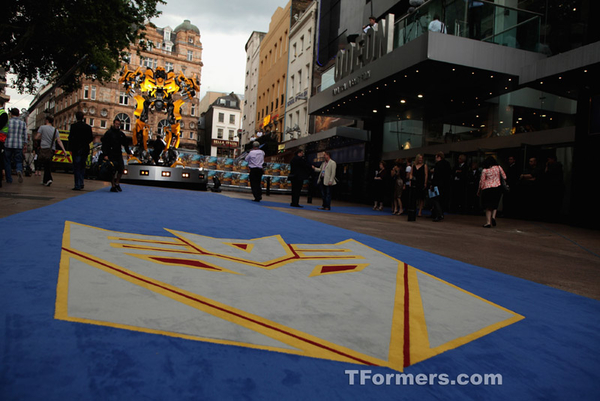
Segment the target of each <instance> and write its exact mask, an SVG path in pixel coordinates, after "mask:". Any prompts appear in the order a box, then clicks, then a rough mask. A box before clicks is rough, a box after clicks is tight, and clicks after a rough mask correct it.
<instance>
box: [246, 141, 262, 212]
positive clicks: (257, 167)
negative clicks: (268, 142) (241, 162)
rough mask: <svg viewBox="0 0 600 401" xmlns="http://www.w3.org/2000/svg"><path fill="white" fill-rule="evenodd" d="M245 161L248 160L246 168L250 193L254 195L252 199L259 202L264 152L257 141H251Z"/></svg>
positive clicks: (260, 198)
mask: <svg viewBox="0 0 600 401" xmlns="http://www.w3.org/2000/svg"><path fill="white" fill-rule="evenodd" d="M246 161H247V162H248V168H250V188H252V195H253V196H254V199H252V200H253V201H254V202H260V201H261V200H262V187H261V183H262V176H263V173H264V170H263V164H264V163H265V152H263V151H262V150H261V149H260V143H258V141H255V142H253V143H252V150H251V151H250V152H248V155H247V156H246Z"/></svg>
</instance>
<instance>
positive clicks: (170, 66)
mask: <svg viewBox="0 0 600 401" xmlns="http://www.w3.org/2000/svg"><path fill="white" fill-rule="evenodd" d="M165 71H167V72H169V71H173V63H169V62H168V61H167V62H166V63H165Z"/></svg>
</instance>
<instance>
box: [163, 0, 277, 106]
mask: <svg viewBox="0 0 600 401" xmlns="http://www.w3.org/2000/svg"><path fill="white" fill-rule="evenodd" d="M286 4H287V1H286V0H257V1H247V0H227V1H224V0H220V1H215V0H209V1H201V2H200V1H199V2H190V1H187V0H186V1H184V0H169V1H168V3H167V4H163V5H162V6H161V7H159V9H160V10H161V11H162V12H163V13H162V14H161V15H160V17H158V18H156V19H154V20H152V22H153V23H154V24H155V25H156V26H158V27H161V28H164V27H166V26H170V27H171V28H173V29H175V28H176V27H177V26H178V25H179V24H181V23H182V22H183V21H184V20H186V19H187V20H190V22H191V23H192V24H194V25H196V26H197V27H198V29H200V41H201V42H202V48H203V51H202V62H203V63H204V67H202V76H201V80H200V97H202V96H204V95H205V94H206V92H207V91H212V92H226V93H229V92H235V93H238V94H243V93H244V81H245V67H246V50H245V46H246V42H247V41H248V39H250V35H252V32H253V31H259V32H267V31H268V30H269V23H270V22H271V16H272V15H273V13H274V12H275V10H277V7H281V8H285V6H286Z"/></svg>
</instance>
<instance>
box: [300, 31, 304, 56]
mask: <svg viewBox="0 0 600 401" xmlns="http://www.w3.org/2000/svg"><path fill="white" fill-rule="evenodd" d="M303 51H304V35H303V36H301V37H300V53H302V52H303Z"/></svg>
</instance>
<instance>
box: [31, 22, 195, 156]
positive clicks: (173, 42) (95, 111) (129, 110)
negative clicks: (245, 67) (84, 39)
mask: <svg viewBox="0 0 600 401" xmlns="http://www.w3.org/2000/svg"><path fill="white" fill-rule="evenodd" d="M146 36H147V38H146V39H147V41H148V47H147V48H146V49H144V50H142V51H141V52H140V54H139V55H138V54H136V49H135V48H134V47H132V48H131V50H130V51H129V62H128V68H129V69H130V70H135V69H137V68H140V69H141V71H142V72H144V71H145V70H146V68H151V69H153V70H155V69H156V68H157V67H163V68H164V69H165V70H166V71H174V72H175V73H176V74H179V73H180V72H182V73H183V74H184V75H185V76H186V77H188V78H190V77H192V76H194V75H195V76H196V77H197V78H198V80H200V78H201V72H202V43H201V41H200V30H199V29H198V27H196V26H195V25H192V24H191V23H190V21H189V20H185V21H184V22H183V23H182V24H180V25H179V26H177V27H176V28H175V29H172V28H170V27H168V26H167V27H164V28H157V27H155V26H154V25H153V24H149V25H147V27H146ZM117 79H118V77H115V80H114V81H112V82H109V83H106V84H102V85H101V84H99V83H98V82H96V81H93V80H91V79H87V80H84V81H83V82H82V86H81V88H80V89H79V90H77V91H75V92H72V93H65V92H64V91H63V90H62V89H60V88H53V87H49V88H46V90H45V92H44V91H43V92H40V94H39V96H38V99H37V100H38V101H35V100H34V102H35V103H36V105H35V108H36V109H37V111H36V112H35V115H37V116H39V117H38V119H39V120H43V118H44V116H45V115H47V114H52V115H54V117H55V121H54V122H55V126H56V127H57V128H59V129H65V130H67V129H69V127H70V126H71V124H72V123H74V122H75V121H76V120H75V113H76V112H77V111H79V110H81V111H83V113H84V114H85V119H86V122H87V123H88V124H90V125H91V126H92V130H93V132H94V134H95V136H96V137H97V138H98V139H97V140H99V137H101V136H102V135H104V133H105V132H106V130H107V129H109V128H110V126H111V124H112V121H113V120H114V119H115V118H119V119H120V120H121V122H122V124H121V129H122V130H123V131H124V132H125V133H126V134H127V135H128V136H131V131H132V129H133V127H134V125H135V120H136V117H135V116H134V114H133V112H134V110H135V101H134V100H133V99H132V98H130V97H129V96H127V94H126V93H125V90H124V88H123V86H122V85H119V84H118V82H117ZM139 92H140V91H139V89H136V93H139ZM198 95H199V94H197V96H198ZM174 97H175V98H176V99H177V98H179V95H174ZM198 105H199V99H198V97H194V98H192V99H186V100H185V104H184V105H183V106H182V108H181V115H182V119H181V121H180V125H181V141H180V145H179V146H180V147H181V148H188V149H195V148H196V142H197V140H198V134H197V130H198V127H197V123H198V118H199V116H200V112H199V108H198ZM36 124H37V125H38V126H39V125H41V124H43V121H41V123H40V121H36ZM148 125H149V128H150V134H151V138H154V137H155V136H156V135H157V134H158V133H162V130H163V127H165V126H166V125H168V122H167V120H166V112H154V113H152V112H151V113H150V115H149V118H148Z"/></svg>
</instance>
